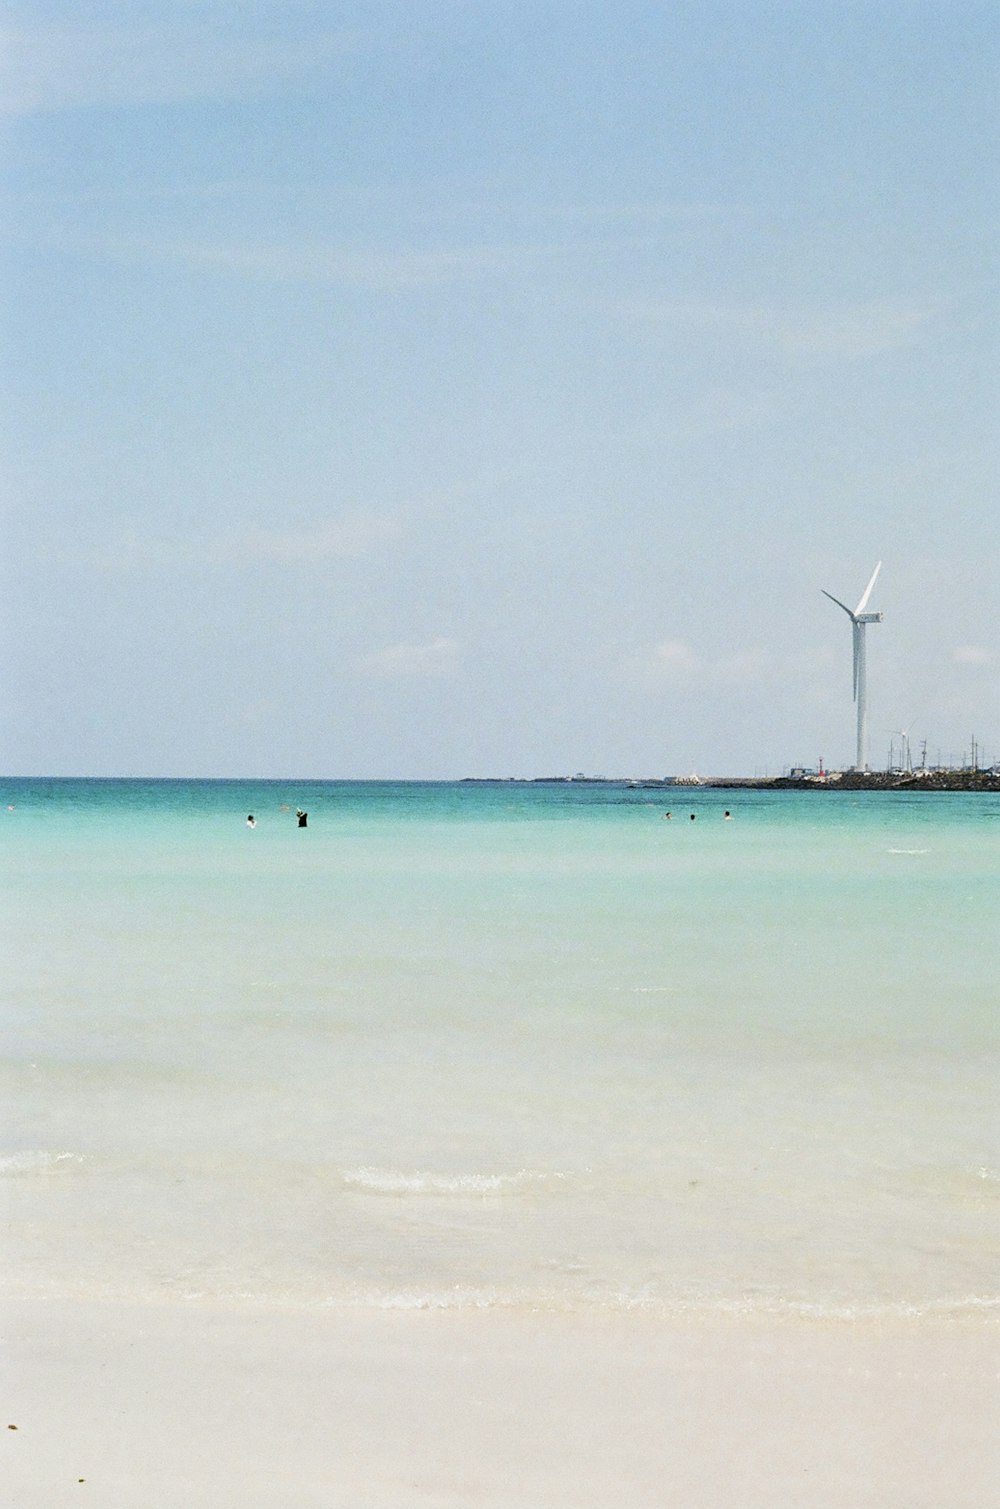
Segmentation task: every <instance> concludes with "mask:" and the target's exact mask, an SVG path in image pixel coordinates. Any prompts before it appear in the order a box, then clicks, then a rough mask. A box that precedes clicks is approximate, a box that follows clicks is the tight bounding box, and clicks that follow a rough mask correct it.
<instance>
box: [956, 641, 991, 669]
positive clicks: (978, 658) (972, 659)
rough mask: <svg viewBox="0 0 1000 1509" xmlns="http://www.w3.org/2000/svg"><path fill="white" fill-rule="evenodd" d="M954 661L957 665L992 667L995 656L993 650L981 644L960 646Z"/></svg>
mask: <svg viewBox="0 0 1000 1509" xmlns="http://www.w3.org/2000/svg"><path fill="white" fill-rule="evenodd" d="M952 659H953V660H954V661H955V663H956V664H957V665H992V664H993V660H994V655H993V651H992V650H988V649H986V648H985V646H984V645H981V644H960V645H959V646H958V647H957V648H956V649H955V651H954V653H953V655H952Z"/></svg>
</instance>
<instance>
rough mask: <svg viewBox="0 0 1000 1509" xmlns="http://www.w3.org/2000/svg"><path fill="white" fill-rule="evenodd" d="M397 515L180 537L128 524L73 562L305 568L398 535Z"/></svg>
mask: <svg viewBox="0 0 1000 1509" xmlns="http://www.w3.org/2000/svg"><path fill="white" fill-rule="evenodd" d="M401 532H402V526H401V521H400V518H399V515H398V514H395V513H380V512H367V511H364V510H357V511H355V512H351V513H346V514H341V515H339V516H338V517H335V518H330V519H323V520H320V521H319V522H317V523H314V524H307V525H302V526H300V527H298V528H289V529H264V528H260V527H259V526H256V525H250V526H248V527H246V528H242V529H233V530H227V531H223V532H221V533H218V534H214V535H209V536H207V537H205V536H199V537H197V538H195V537H187V538H184V539H163V538H160V537H158V536H155V535H151V534H145V533H144V532H143V531H142V530H140V529H137V528H136V527H135V526H134V525H133V524H131V523H128V524H124V525H121V526H119V528H118V529H117V530H116V531H115V532H114V533H112V534H111V535H110V536H109V537H107V538H105V539H104V540H102V541H100V542H99V543H98V544H96V545H94V546H92V547H91V548H90V549H89V550H87V549H81V550H79V551H77V552H75V558H77V559H79V560H81V561H82V562H83V563H84V564H85V565H87V566H89V567H92V568H94V569H96V570H102V571H110V572H116V573H123V574H127V573H130V572H133V571H137V570H141V569H143V568H146V567H161V566H170V567H174V566H184V565H194V564H196V563H197V564H201V565H205V564H207V565H211V566H230V565H237V566H238V565H252V564H254V563H256V562H274V563H276V564H280V563H290V564H296V565H303V564H305V565H308V564H309V563H310V562H313V563H316V564H319V563H322V562H324V561H334V560H354V559H357V558H359V557H361V556H365V555H369V554H370V553H371V552H373V551H375V550H377V549H378V548H380V547H381V546H383V545H387V544H389V543H390V542H392V541H393V540H396V539H398V538H399V537H400V535H401Z"/></svg>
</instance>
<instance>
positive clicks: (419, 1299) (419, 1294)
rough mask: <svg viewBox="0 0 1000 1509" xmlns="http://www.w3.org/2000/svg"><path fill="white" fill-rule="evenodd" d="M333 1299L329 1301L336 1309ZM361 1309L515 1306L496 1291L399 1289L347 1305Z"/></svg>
mask: <svg viewBox="0 0 1000 1509" xmlns="http://www.w3.org/2000/svg"><path fill="white" fill-rule="evenodd" d="M337 1303H338V1302H337V1301H336V1300H331V1301H329V1304H330V1305H333V1306H335V1305H336V1304H337ZM349 1303H350V1304H351V1306H352V1307H353V1308H355V1309H362V1310H500V1309H504V1308H507V1307H508V1306H510V1307H516V1301H513V1300H505V1299H504V1298H503V1296H502V1295H500V1294H499V1293H498V1292H497V1291H496V1290H495V1289H472V1288H462V1287H458V1286H456V1287H455V1288H453V1289H429V1290H422V1289H401V1290H397V1291H392V1292H388V1293H384V1294H378V1293H371V1294H356V1295H355V1296H354V1298H353V1299H352V1300H351V1301H350V1302H349Z"/></svg>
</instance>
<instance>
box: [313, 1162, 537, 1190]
mask: <svg viewBox="0 0 1000 1509" xmlns="http://www.w3.org/2000/svg"><path fill="white" fill-rule="evenodd" d="M343 1177H344V1183H345V1184H348V1185H350V1186H351V1188H352V1189H360V1190H363V1191H364V1192H365V1193H366V1194H373V1195H498V1194H505V1193H510V1192H512V1191H516V1190H518V1189H524V1188H525V1187H526V1186H528V1185H530V1184H538V1183H543V1182H546V1181H548V1180H551V1179H563V1178H565V1175H564V1174H560V1173H542V1172H538V1171H535V1170H533V1169H527V1168H522V1169H518V1170H517V1172H516V1173H512V1174H432V1173H426V1172H422V1171H414V1172H412V1173H405V1172H403V1171H402V1170H400V1169H391V1168H355V1169H349V1170H348V1171H347V1172H346V1173H345V1174H344V1176H343Z"/></svg>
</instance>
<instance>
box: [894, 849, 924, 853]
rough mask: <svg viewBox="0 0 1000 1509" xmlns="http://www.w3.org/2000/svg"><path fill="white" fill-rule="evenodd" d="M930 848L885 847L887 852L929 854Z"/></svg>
mask: <svg viewBox="0 0 1000 1509" xmlns="http://www.w3.org/2000/svg"><path fill="white" fill-rule="evenodd" d="M930 852H931V851H930V849H887V850H886V853H887V854H929V853H930Z"/></svg>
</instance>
